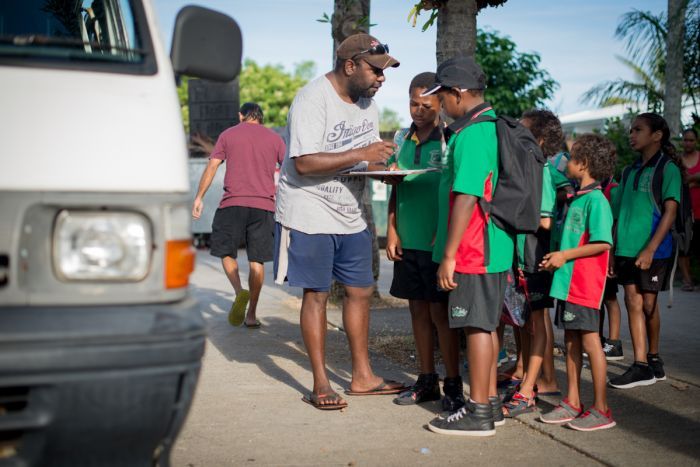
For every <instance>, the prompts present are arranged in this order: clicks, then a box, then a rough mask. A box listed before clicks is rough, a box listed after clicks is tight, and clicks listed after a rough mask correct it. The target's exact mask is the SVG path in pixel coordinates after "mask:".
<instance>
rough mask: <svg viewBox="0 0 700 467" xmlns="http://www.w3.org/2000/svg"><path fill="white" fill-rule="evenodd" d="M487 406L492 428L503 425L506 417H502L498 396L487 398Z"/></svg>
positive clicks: (501, 407) (501, 406)
mask: <svg viewBox="0 0 700 467" xmlns="http://www.w3.org/2000/svg"><path fill="white" fill-rule="evenodd" d="M489 404H491V412H492V414H493V424H494V426H503V425H505V424H506V417H505V415H503V402H501V398H500V397H498V396H493V397H489Z"/></svg>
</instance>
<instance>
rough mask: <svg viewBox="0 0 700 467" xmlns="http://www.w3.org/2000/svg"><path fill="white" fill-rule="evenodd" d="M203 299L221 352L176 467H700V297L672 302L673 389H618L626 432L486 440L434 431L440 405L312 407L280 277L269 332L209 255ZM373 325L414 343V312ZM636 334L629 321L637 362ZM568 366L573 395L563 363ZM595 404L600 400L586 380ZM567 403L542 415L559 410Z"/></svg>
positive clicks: (207, 367) (546, 431)
mask: <svg viewBox="0 0 700 467" xmlns="http://www.w3.org/2000/svg"><path fill="white" fill-rule="evenodd" d="M242 254H243V257H244V253H243V252H242ZM242 263H244V264H245V261H242ZM243 267H244V268H245V265H243ZM243 278H244V279H246V274H245V271H244V274H243ZM390 278H391V265H390V264H388V263H387V262H383V263H382V278H381V280H380V290H382V291H383V292H384V293H386V290H387V288H388V283H389V281H390ZM192 292H193V294H194V295H195V296H196V297H197V298H198V299H199V300H200V301H201V303H202V310H203V313H204V315H205V317H206V320H207V322H208V327H209V341H208V347H207V352H206V356H205V359H204V362H203V368H202V374H201V379H200V382H199V386H198V388H197V393H196V396H195V401H194V404H193V407H192V410H191V412H190V414H189V417H188V420H187V423H186V425H185V427H184V429H183V431H182V433H181V435H180V438H179V441H178V443H177V444H176V446H175V449H174V453H173V458H172V461H173V465H175V466H188V467H189V466H197V467H200V466H226V465H346V466H347V465H358V466H359V465H397V466H399V465H401V466H404V465H415V464H421V465H442V464H461V465H465V464H470V465H505V464H517V465H600V464H604V465H675V466H685V465H700V447H699V444H700V443H698V441H697V436H698V433H700V423H699V422H698V420H700V409H699V407H700V405H699V404H698V403H697V401H698V400H700V365H699V364H698V362H697V360H698V358H699V357H700V352H699V350H700V344H698V342H700V341H699V339H698V333H699V332H700V292H696V293H683V292H680V291H677V293H676V294H675V298H674V301H675V304H674V307H673V308H672V309H666V307H665V304H666V300H667V299H666V297H665V296H662V305H663V310H662V313H663V319H662V327H663V329H662V357H663V358H664V359H665V361H666V363H667V365H666V368H667V373H668V375H669V379H668V380H667V381H665V382H660V383H657V384H655V385H653V386H650V387H646V388H635V389H632V390H627V391H620V390H612V389H611V390H610V392H609V403H610V405H611V407H612V409H613V413H614V415H615V418H616V419H617V422H618V426H617V427H616V428H614V429H612V430H605V431H601V432H594V433H579V432H574V431H573V430H568V429H565V428H562V427H557V426H549V425H544V424H542V423H539V422H538V421H537V420H536V417H537V414H526V415H524V416H522V417H521V419H519V420H510V421H508V422H507V424H506V425H505V426H504V427H502V428H499V429H498V432H497V435H496V436H495V437H492V438H483V439H469V438H459V437H449V436H441V435H436V434H433V433H432V432H429V431H428V430H427V429H426V427H425V425H426V423H427V422H428V421H429V420H430V419H431V418H432V417H433V416H434V413H436V412H437V411H438V410H439V407H438V405H437V403H433V404H427V405H424V406H410V407H400V406H397V405H394V404H392V403H391V396H372V397H354V398H353V397H348V398H347V399H348V402H349V404H350V405H349V407H348V409H347V410H345V411H340V412H338V411H335V412H321V411H319V410H315V409H313V408H312V407H311V406H309V405H307V404H304V403H302V402H301V400H300V398H301V396H302V395H303V394H305V393H307V392H308V391H309V388H310V386H311V372H310V369H309V364H308V360H307V358H306V354H305V351H304V347H303V345H302V342H301V337H300V332H299V326H298V307H299V296H300V293H299V291H298V290H294V289H290V288H289V287H286V286H284V287H278V286H275V285H274V284H272V275H271V273H270V271H266V287H265V288H264V289H263V296H262V299H261V304H260V318H261V321H262V322H263V327H262V328H261V329H259V330H249V329H246V328H232V327H230V326H229V325H228V323H227V321H226V313H227V310H228V308H229V307H230V303H231V299H232V293H231V288H230V286H229V285H228V283H227V281H226V278H225V277H224V275H223V273H222V272H221V267H220V265H219V263H218V260H216V259H215V258H212V257H210V256H209V255H208V253H206V252H199V254H198V258H197V269H196V272H195V274H194V276H193V286H192ZM623 310H624V308H623ZM623 315H624V312H623ZM329 322H331V323H332V324H331V325H330V326H329V334H328V344H327V347H328V362H327V363H328V367H329V368H330V373H331V378H332V384H333V386H334V387H335V388H336V389H337V390H341V389H342V388H345V387H346V386H347V385H348V382H349V380H350V373H349V372H350V362H349V353H348V351H347V346H346V341H345V336H344V334H343V332H342V331H341V330H339V329H337V327H336V326H340V325H341V322H342V319H341V315H340V313H339V311H337V310H331V311H330V312H329ZM333 324H335V325H336V326H333ZM371 326H372V332H373V333H377V332H380V331H381V330H382V329H385V328H386V327H390V328H392V329H395V330H403V331H405V332H408V330H409V329H410V322H409V319H408V313H407V310H406V309H391V310H376V311H373V314H372V319H371ZM626 326H627V324H626V321H623V345H624V347H625V352H626V355H630V354H631V344H630V341H629V335H628V333H627V331H626ZM559 340H562V337H561V335H559ZM629 363H630V360H629V357H628V358H627V359H626V360H625V361H624V362H614V363H611V365H610V366H609V372H610V373H616V374H617V373H621V372H622V371H624V368H625V367H626V366H627V365H628V364H629ZM556 364H557V369H558V372H559V381H560V384H561V385H562V386H563V385H564V384H565V369H564V362H563V358H557V362H556ZM373 366H374V368H375V372H377V373H378V374H381V375H382V376H387V377H391V378H398V379H402V380H404V381H410V380H411V379H413V378H415V374H414V373H413V371H412V370H411V369H402V368H397V367H396V366H395V365H392V364H391V363H389V362H388V361H387V360H386V359H384V358H383V357H382V356H381V355H373ZM583 394H585V395H587V397H586V398H585V400H586V401H588V402H591V401H592V388H591V385H590V374H589V372H588V371H586V370H584V375H583ZM556 402H557V401H556V399H547V400H545V401H542V402H541V403H540V404H539V405H540V407H541V409H542V410H544V411H547V410H550V409H551V407H552V405H551V404H555V403H556Z"/></svg>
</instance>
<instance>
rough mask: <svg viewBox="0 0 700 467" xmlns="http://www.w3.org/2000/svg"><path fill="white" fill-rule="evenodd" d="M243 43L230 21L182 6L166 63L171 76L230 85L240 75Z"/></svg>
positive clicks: (194, 7)
mask: <svg viewBox="0 0 700 467" xmlns="http://www.w3.org/2000/svg"><path fill="white" fill-rule="evenodd" d="M242 49H243V41H242V39H241V28H239V27H238V24H237V23H236V21H234V20H233V18H231V17H229V16H227V15H225V14H223V13H219V12H218V11H214V10H210V9H208V8H202V7H198V6H186V7H184V8H183V9H182V10H180V12H179V13H178V14H177V18H176V20H175V29H174V31H173V43H172V48H171V50H170V60H171V61H172V63H173V70H174V71H175V75H176V76H178V75H187V76H192V77H196V78H204V79H210V80H213V81H231V80H233V79H235V78H236V77H237V76H238V73H239V72H240V71H241V55H242Z"/></svg>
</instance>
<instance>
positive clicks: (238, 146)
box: [209, 122, 286, 212]
mask: <svg viewBox="0 0 700 467" xmlns="http://www.w3.org/2000/svg"><path fill="white" fill-rule="evenodd" d="M285 151H286V148H285V145H284V141H282V138H280V136H279V135H278V134H277V133H275V132H274V131H272V130H270V129H269V128H265V127H264V126H263V125H258V124H255V123H246V122H242V123H239V124H238V125H236V126H233V127H231V128H229V129H227V130H225V131H224V132H223V133H221V135H220V136H219V139H218V140H217V141H216V146H214V150H213V151H212V153H211V156H209V157H210V158H212V159H220V160H223V161H224V162H225V163H226V175H225V176H224V196H223V197H222V198H221V203H220V204H219V207H220V208H227V207H229V206H246V207H250V208H258V209H264V210H265V211H272V212H274V211H275V170H276V168H277V164H281V163H282V160H283V159H284V153H285Z"/></svg>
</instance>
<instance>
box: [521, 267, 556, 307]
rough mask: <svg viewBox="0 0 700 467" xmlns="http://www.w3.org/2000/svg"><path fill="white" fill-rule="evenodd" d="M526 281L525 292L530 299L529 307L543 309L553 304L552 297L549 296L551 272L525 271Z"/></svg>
mask: <svg viewBox="0 0 700 467" xmlns="http://www.w3.org/2000/svg"><path fill="white" fill-rule="evenodd" d="M525 282H527V293H528V298H529V299H530V309H532V310H544V309H546V308H552V307H553V306H554V299H553V298H552V297H550V296H549V291H550V289H551V288H552V273H551V272H549V271H539V272H533V273H528V272H526V273H525Z"/></svg>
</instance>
